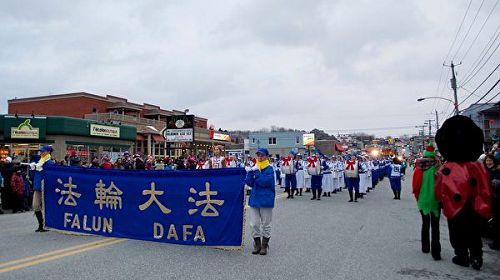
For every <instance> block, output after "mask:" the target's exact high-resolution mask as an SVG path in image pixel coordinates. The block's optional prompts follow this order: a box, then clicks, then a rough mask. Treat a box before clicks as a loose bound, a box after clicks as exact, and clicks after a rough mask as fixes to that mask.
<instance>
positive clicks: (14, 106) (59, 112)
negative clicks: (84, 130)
mask: <svg viewBox="0 0 500 280" xmlns="http://www.w3.org/2000/svg"><path fill="white" fill-rule="evenodd" d="M107 106H108V102H107V101H102V100H97V99H94V98H88V97H83V96H78V97H70V98H59V99H50V100H34V101H23V102H16V101H15V100H13V101H12V102H9V109H8V110H9V114H15V113H18V114H31V113H34V114H35V115H48V116H66V117H74V118H83V117H84V115H85V114H91V113H92V109H93V108H96V109H97V112H98V113H105V112H107V109H106V107H107Z"/></svg>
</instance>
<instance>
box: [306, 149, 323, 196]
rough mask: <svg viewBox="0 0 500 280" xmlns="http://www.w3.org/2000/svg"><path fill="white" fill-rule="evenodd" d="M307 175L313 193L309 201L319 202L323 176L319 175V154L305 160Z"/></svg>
mask: <svg viewBox="0 0 500 280" xmlns="http://www.w3.org/2000/svg"><path fill="white" fill-rule="evenodd" d="M307 173H308V174H309V175H311V190H312V193H313V197H312V198H311V200H315V199H316V200H321V181H322V177H323V175H322V174H321V160H320V158H319V153H316V154H315V155H314V156H312V157H309V158H308V159H307Z"/></svg>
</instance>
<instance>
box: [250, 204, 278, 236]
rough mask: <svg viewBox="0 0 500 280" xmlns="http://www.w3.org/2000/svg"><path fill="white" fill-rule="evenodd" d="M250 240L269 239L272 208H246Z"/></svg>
mask: <svg viewBox="0 0 500 280" xmlns="http://www.w3.org/2000/svg"><path fill="white" fill-rule="evenodd" d="M248 210H249V211H248V212H249V221H250V230H251V234H252V238H256V237H266V238H270V237H271V221H272V219H273V208H254V207H250V208H248Z"/></svg>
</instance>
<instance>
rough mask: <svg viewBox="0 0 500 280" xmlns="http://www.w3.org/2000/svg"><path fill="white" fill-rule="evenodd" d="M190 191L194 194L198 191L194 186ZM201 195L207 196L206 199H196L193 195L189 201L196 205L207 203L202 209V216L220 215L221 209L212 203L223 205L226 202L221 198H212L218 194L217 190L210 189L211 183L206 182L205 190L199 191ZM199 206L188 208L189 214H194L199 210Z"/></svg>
mask: <svg viewBox="0 0 500 280" xmlns="http://www.w3.org/2000/svg"><path fill="white" fill-rule="evenodd" d="M189 192H190V193H192V194H196V193H198V192H197V191H196V190H195V189H194V188H190V189H189ZM198 195H199V196H201V197H205V199H204V200H198V201H197V200H196V199H194V198H193V197H189V198H188V201H189V202H191V203H194V204H195V205H196V207H200V206H201V205H205V207H203V210H202V211H201V216H203V217H218V216H219V211H217V209H216V208H215V206H213V205H212V204H215V205H218V206H222V204H224V200H220V199H212V196H216V195H217V191H211V190H210V183H209V182H206V183H205V190H204V191H201V192H199V193H198ZM198 210H199V209H198V208H192V209H189V210H188V213H189V215H193V214H195V213H196V212H198Z"/></svg>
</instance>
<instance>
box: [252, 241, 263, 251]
mask: <svg viewBox="0 0 500 280" xmlns="http://www.w3.org/2000/svg"><path fill="white" fill-rule="evenodd" d="M261 248H262V246H261V242H260V237H255V238H254V239H253V251H252V254H254V255H257V254H259V253H260V249H261Z"/></svg>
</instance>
